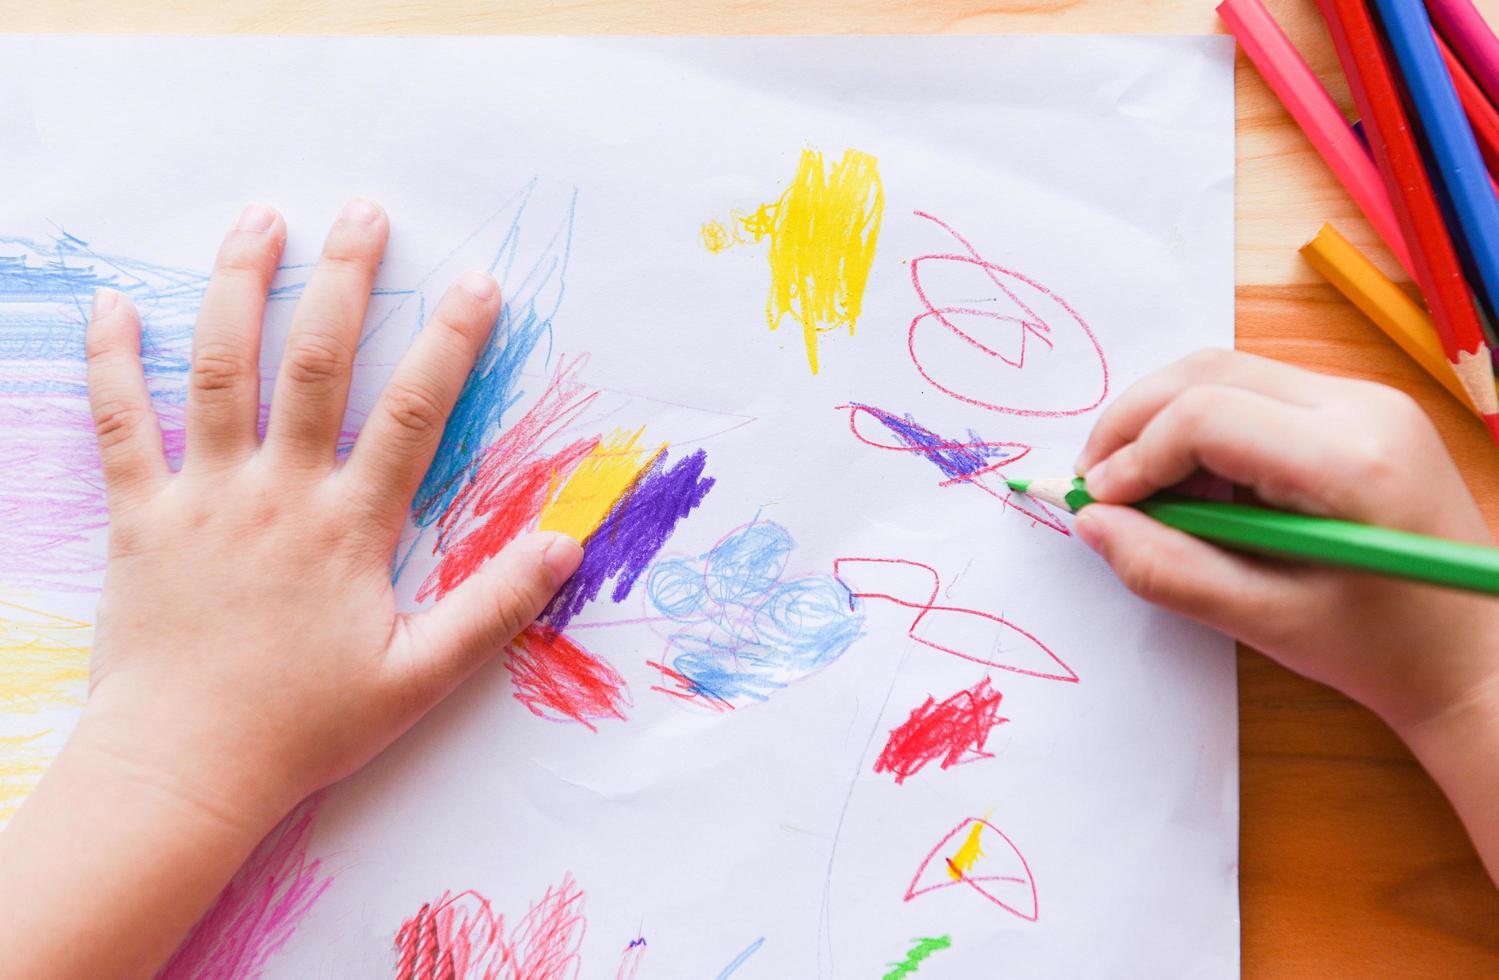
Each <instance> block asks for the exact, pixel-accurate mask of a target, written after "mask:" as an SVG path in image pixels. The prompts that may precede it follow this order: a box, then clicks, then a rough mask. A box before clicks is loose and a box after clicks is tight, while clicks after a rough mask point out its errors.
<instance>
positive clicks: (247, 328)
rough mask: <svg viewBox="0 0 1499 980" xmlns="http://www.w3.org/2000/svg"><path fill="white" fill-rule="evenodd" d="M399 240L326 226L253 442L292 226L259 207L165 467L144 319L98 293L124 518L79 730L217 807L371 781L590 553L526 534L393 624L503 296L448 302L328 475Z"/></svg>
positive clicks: (383, 223) (118, 517)
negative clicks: (403, 565) (433, 484)
mask: <svg viewBox="0 0 1499 980" xmlns="http://www.w3.org/2000/svg"><path fill="white" fill-rule="evenodd" d="M388 233H389V227H388V222H387V220H386V217H385V215H384V213H383V212H382V211H381V210H380V209H379V208H377V207H375V206H374V205H373V204H370V203H369V202H366V201H359V200H356V201H354V202H351V203H350V204H349V206H348V207H347V208H346V209H345V211H344V213H343V214H342V215H341V216H340V218H339V220H338V222H337V223H336V224H335V225H334V226H333V230H332V231H331V232H330V233H329V235H328V239H327V242H326V244H325V245H324V248H323V256H322V260H321V262H320V263H319V265H318V268H317V270H316V271H315V272H314V273H313V275H312V277H311V279H310V280H309V281H308V283H307V287H306V291H305V293H304V294H303V296H302V299H301V301H300V302H299V303H298V305H297V308H296V311H295V313H294V314H293V319H292V327H291V333H290V336H289V337H288V339H287V343H286V350H285V354H284V357H283V360H282V367H281V371H280V374H279V376H278V378H277V381H276V387H275V392H274V397H273V398H272V400H271V408H270V419H269V423H268V426H267V429H266V435H265V441H264V443H263V444H261V443H260V442H259V440H258V439H257V437H256V422H257V417H258V412H259V405H260V384H259V381H260V378H259V370H258V367H257V363H258V359H259V354H260V329H261V315H262V313H263V311H264V307H265V302H266V292H267V289H268V287H269V285H270V281H271V277H272V275H273V274H274V272H275V270H276V266H277V263H278V262H279V260H280V256H281V247H282V245H283V243H284V242H285V237H286V232H285V226H284V224H283V223H282V220H281V219H280V217H279V216H277V215H276V214H274V213H273V212H271V211H269V210H268V209H265V208H257V207H253V206H252V207H251V208H250V209H249V210H247V211H246V212H245V215H244V217H243V218H242V219H241V221H240V225H239V227H238V228H237V229H235V230H234V231H232V232H230V233H229V236H228V237H227V239H226V240H225V242H224V245H223V248H222V249H221V251H220V253H219V258H218V262H217V264H216V267H215V270H214V274H213V278H212V279H211V281H210V282H209V285H208V288H207V291H206V292H205V294H204V297H203V309H202V312H201V315H200V317H199V322H198V327H197V331H196V333H195V334H194V338H193V364H192V370H191V374H190V376H189V394H188V404H187V449H186V456H185V459H184V462H183V465H182V469H181V472H179V473H177V474H175V475H174V474H172V473H170V472H169V471H168V470H167V466H166V462H165V460H164V459H163V456H162V445H161V434H160V431H159V429H158V427H157V424H156V420H155V418H154V417H153V415H152V412H151V404H150V401H149V399H148V398H147V395H146V387H145V383H144V381H143V379H142V373H141V362H140V357H139V342H140V324H139V321H138V320H137V318H136V314H135V311H134V310H133V309H132V308H131V305H130V303H129V301H128V300H126V299H125V298H124V297H122V296H120V295H119V294H117V293H111V292H108V291H101V293H100V295H99V296H98V298H97V299H96V301H95V305H94V314H93V320H92V322H91V323H90V326H89V331H88V351H89V392H90V397H91V400H92V403H93V408H94V415H95V418H96V420H97V423H98V431H99V443H100V449H101V453H102V457H103V465H104V474H105V480H106V483H107V486H108V490H109V507H110V526H109V565H108V571H107V573H106V576H105V584H104V593H103V597H102V598H101V600H100V606H99V624H98V632H97V641H96V645H95V648H94V666H93V674H92V679H91V680H92V683H91V688H92V689H91V693H90V698H89V705H88V708H87V714H88V716H89V724H90V725H91V726H96V727H107V730H108V731H109V732H110V734H111V736H112V738H114V739H115V740H116V743H117V744H116V748H115V751H116V752H118V753H120V754H121V755H126V756H128V757H129V761H130V763H131V764H133V765H138V766H140V767H142V768H145V769H148V770H150V771H152V772H154V773H156V774H157V775H158V776H159V778H160V779H161V780H162V781H163V782H164V783H169V784H171V785H174V786H176V787H177V788H178V789H179V790H180V791H181V792H182V793H183V794H184V795H185V796H187V797H189V798H190V799H192V800H193V801H195V802H198V803H201V804H203V805H205V806H211V807H217V808H221V809H223V810H225V811H233V810H236V809H242V808H243V807H244V805H245V803H246V802H247V801H252V800H253V801H256V803H258V804H260V805H264V806H268V807H270V808H271V809H272V810H275V811H278V812H281V811H284V810H285V809H286V808H287V807H289V806H291V805H293V804H295V803H296V801H298V800H300V799H301V798H302V797H303V796H306V795H307V794H309V793H311V792H312V791H314V790H316V789H318V788H320V787H322V786H324V785H327V784H328V783H330V782H332V781H334V780H336V779H339V778H341V777H343V776H345V775H347V774H349V773H350V772H352V771H354V770H355V769H357V768H358V767H359V766H361V765H363V764H364V763H365V762H366V761H368V760H369V759H370V758H371V757H372V756H373V755H374V754H375V753H377V752H379V751H380V750H381V749H382V748H384V747H385V746H386V745H387V744H389V743H390V741H391V740H392V739H394V738H395V737H396V736H398V735H400V734H401V733H402V732H403V731H405V730H406V728H407V727H408V726H410V725H411V724H412V723H413V722H414V721H416V719H417V718H418V717H420V716H421V715H422V713H424V712H425V711H426V710H427V709H428V708H430V707H431V706H432V705H434V704H435V703H437V702H438V701H439V700H441V698H442V697H443V696H444V695H445V694H447V693H448V692H449V691H450V690H452V689H453V687H454V686H455V685H456V684H458V682H459V681H461V680H462V679H463V678H464V677H466V676H468V674H469V673H470V672H471V671H473V670H474V669H475V668H476V667H478V666H479V665H480V664H481V663H483V662H484V661H485V660H487V659H488V658H489V657H490V656H492V655H493V654H494V653H496V652H497V651H499V650H500V649H502V648H503V646H504V645H505V644H506V643H507V642H508V641H509V640H510V638H511V637H513V636H514V635H515V634H516V633H517V632H519V631H520V630H521V629H522V628H523V627H525V626H526V624H527V623H529V622H530V621H531V620H532V619H533V618H534V617H535V616H536V614H537V613H539V612H540V611H541V609H542V607H543V606H544V605H545V604H546V602H547V600H548V599H549V598H550V597H551V595H552V593H553V591H554V590H555V589H556V587H557V586H558V585H559V584H561V583H562V581H564V580H565V579H566V578H567V577H568V576H569V575H571V574H572V572H573V570H574V569H575V568H576V567H577V564H578V561H579V559H580V557H581V554H582V552H581V549H580V548H579V547H578V545H577V543H576V542H574V541H572V540H571V539H569V538H566V537H563V536H561V535H557V534H538V535H533V536H531V537H529V538H526V539H523V540H520V541H517V542H516V543H514V544H513V545H512V546H511V547H509V548H507V549H506V550H505V551H504V552H502V553H501V554H500V555H499V556H498V557H497V558H496V559H495V560H494V561H493V562H491V563H490V564H489V565H488V566H487V567H486V568H485V570H484V571H483V572H482V573H480V574H479V575H477V576H475V577H474V578H472V579H470V580H469V581H468V582H467V583H465V584H464V585H463V586H462V587H460V588H459V589H458V590H457V591H455V592H454V593H453V594H452V595H451V596H449V597H448V598H446V599H445V600H444V601H442V602H441V603H439V604H437V606H435V607H434V608H432V609H431V610H428V611H426V612H424V613H422V614H420V615H412V616H403V615H399V614H398V613H397V612H396V603H395V596H394V594H393V593H392V589H391V562H392V554H393V552H394V549H395V546H396V540H397V536H398V534H399V533H400V530H401V525H402V522H403V521H404V520H405V517H406V513H407V510H408V508H409V507H410V504H411V498H412V496H413V494H414V493H415V492H416V488H417V485H418V484H419V483H420V481H421V479H422V475H423V473H424V472H425V471H426V469H427V466H428V464H429V463H430V462H431V461H432V456H433V453H434V452H435V451H436V449H437V445H438V440H439V439H440V438H441V436H442V429H443V423H444V422H445V421H446V419H447V415H448V412H449V411H450V410H451V409H452V406H453V403H454V402H455V401H456V399H457V397H458V393H459V390H460V389H461V388H462V386H463V383H464V379H465V378H466V376H467V374H468V371H469V369H470V368H471V367H472V365H473V362H474V358H475V356H476V355H477V353H478V351H479V349H480V348H481V347H482V345H483V344H484V342H485V341H486V339H487V338H488V336H489V333H490V329H491V327H492V326H493V324H494V322H495V318H496V316H497V314H498V313H499V309H500V295H499V290H498V288H497V286H496V285H495V282H494V280H493V279H491V278H490V277H489V276H487V275H484V274H482V273H469V274H468V275H466V276H464V277H463V278H462V279H460V280H459V281H458V283H457V284H456V285H455V286H453V287H452V288H451V289H450V290H449V291H448V293H447V295H446V296H445V297H443V299H442V301H441V302H440V303H439V304H438V305H437V307H436V309H434V310H433V312H432V314H431V316H430V317H429V318H428V320H427V323H426V326H425V327H424V328H423V330H422V332H421V334H420V335H418V337H417V340H416V343H415V345H414V346H413V347H412V349H411V351H410V352H409V353H408V354H407V356H406V357H405V358H404V359H403V360H402V362H401V364H400V366H399V368H398V369H397V371H396V373H395V375H394V376H393V377H392V378H391V381H390V383H389V385H387V386H386V388H385V391H384V392H383V393H382V394H381V396H380V399H379V402H378V403H377V405H376V406H375V408H374V410H373V412H372V414H371V416H370V418H369V420H368V421H367V422H366V423H365V425H364V428H363V431H362V433H361V434H360V436H359V439H358V441H357V442H356V443H355V446H354V449H353V452H352V454H351V455H350V456H349V458H348V460H347V461H346V462H344V463H342V464H340V463H338V462H336V461H335V459H334V448H335V445H336V443H337V441H338V438H339V431H340V426H341V422H342V419H343V415H344V408H345V404H346V402H347V399H348V394H349V382H350V379H351V377H352V374H353V369H354V355H355V351H356V349H357V346H358V343H359V336H360V329H361V326H362V324H363V322H364V313H365V306H366V303H367V302H368V299H369V294H370V287H371V285H372V283H373V281H374V278H375V272H376V269H377V267H378V266H379V263H380V258H381V255H382V254H383V253H384V250H385V242H386V238H387V235H388Z"/></svg>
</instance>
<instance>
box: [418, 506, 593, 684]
mask: <svg viewBox="0 0 1499 980" xmlns="http://www.w3.org/2000/svg"><path fill="white" fill-rule="evenodd" d="M582 561H583V547H582V545H580V544H578V542H576V541H574V540H573V539H572V538H570V537H568V536H567V535H565V534H559V533H557V532H555V531H542V532H538V533H535V534H528V535H526V536H525V537H523V538H517V539H516V540H514V541H512V542H510V543H509V544H508V545H506V546H505V547H504V549H502V550H501V551H500V553H499V554H497V555H495V556H494V557H493V558H491V559H490V560H489V561H487V562H485V563H484V565H483V566H481V567H480V568H479V570H478V571H476V572H474V574H472V575H470V576H469V577H468V578H467V579H466V580H465V581H464V582H463V583H462V584H461V585H459V586H458V587H457V588H456V589H454V590H453V591H452V592H449V593H448V594H447V595H446V596H444V597H443V598H442V599H440V600H439V601H438V602H437V604H436V605H434V606H432V607H431V608H430V609H427V610H426V611H424V612H420V613H415V614H410V615H407V616H405V617H403V623H402V625H403V626H404V627H405V628H404V629H402V630H400V631H398V633H397V639H396V641H395V644H393V647H392V649H391V651H390V657H391V661H392V662H393V663H394V664H395V665H396V669H397V671H398V672H399V671H409V672H413V673H415V674H416V675H417V676H418V677H420V678H423V679H430V681H431V683H432V685H433V686H435V687H436V688H437V689H438V690H439V691H441V692H442V693H446V692H447V691H448V690H450V689H451V688H453V687H455V686H456V685H457V684H458V683H459V682H460V681H462V680H463V679H464V678H465V677H467V676H468V675H469V674H471V673H472V672H473V671H474V670H476V669H478V667H479V666H480V665H481V664H483V663H484V662H485V661H486V660H487V659H489V658H490V657H491V656H493V655H494V654H496V653H498V652H499V651H500V650H502V649H504V647H505V646H506V644H508V643H509V642H510V641H511V640H513V639H514V638H515V636H516V634H518V633H520V632H521V630H523V629H525V628H526V627H527V626H529V625H530V624H531V623H532V621H533V620H535V619H536V617H537V616H538V615H540V613H541V611H542V610H543V609H545V608H546V605H547V603H548V602H550V601H551V599H552V596H553V595H554V594H555V593H556V591H557V589H558V588H560V587H561V585H562V583H564V582H566V581H567V580H568V578H569V577H570V576H571V575H572V574H573V572H575V571H577V569H578V565H579V564H580V563H581V562H582ZM411 679H412V678H410V677H407V678H403V680H411Z"/></svg>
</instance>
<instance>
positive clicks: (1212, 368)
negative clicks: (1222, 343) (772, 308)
mask: <svg viewBox="0 0 1499 980" xmlns="http://www.w3.org/2000/svg"><path fill="white" fill-rule="evenodd" d="M1236 357H1237V355H1236V354H1235V353H1234V352H1233V351H1231V350H1225V349H1223V348H1221V347H1204V348H1203V349H1202V350H1198V351H1193V352H1192V353H1190V354H1188V355H1187V356H1186V357H1184V358H1182V360H1181V364H1182V367H1184V368H1186V369H1187V371H1188V372H1190V373H1191V374H1193V375H1198V376H1202V375H1214V374H1219V373H1221V372H1222V371H1224V370H1225V369H1226V368H1227V367H1228V366H1229V365H1230V364H1232V363H1233V361H1234V360H1235V358H1236Z"/></svg>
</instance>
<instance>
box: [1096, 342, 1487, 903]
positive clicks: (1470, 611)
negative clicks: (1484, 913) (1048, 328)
mask: <svg viewBox="0 0 1499 980" xmlns="http://www.w3.org/2000/svg"><path fill="white" fill-rule="evenodd" d="M1199 470H1206V471H1208V472H1210V473H1212V474H1213V475H1216V476H1218V477H1221V478H1223V479H1225V480H1229V481H1231V482H1233V483H1235V484H1238V485H1240V486H1243V487H1245V488H1248V489H1250V490H1252V491H1253V492H1254V493H1255V495H1257V496H1258V497H1259V498H1260V499H1262V500H1263V501H1265V502H1266V503H1267V504H1270V505H1272V506H1276V507H1282V508H1286V509H1288V510H1293V511H1298V512H1302V513H1308V514H1317V515H1322V516H1328V517H1338V518H1343V519H1346V520H1351V521H1358V522H1360V523H1367V524H1376V525H1382V526H1385V527H1390V528H1397V529H1402V530H1406V531H1413V532H1418V533H1421V534H1429V535H1435V536H1438V537H1442V538H1448V539H1452V540H1457V541H1467V542H1472V543H1475V544H1486V545H1491V544H1492V543H1493V539H1492V537H1491V536H1490V534H1489V530H1488V527H1487V525H1486V524H1485V522H1484V519H1483V516H1482V515H1481V514H1480V513H1479V511H1478V507H1477V505H1476V504H1475V503H1474V501H1473V498H1472V496H1471V495H1470V494H1469V493H1468V490H1467V487H1466V486H1465V485H1464V484H1463V481H1462V478H1461V477H1460V476H1459V475H1458V471H1457V467H1456V466H1455V465H1454V464H1453V462H1452V459H1451V458H1450V457H1449V456H1448V455H1447V453H1446V451H1445V449H1444V447H1443V446H1442V442H1441V440H1440V438H1439V437H1438V435H1437V432H1436V429H1435V428H1434V427H1433V426H1432V424H1431V422H1430V421H1429V420H1428V419H1427V418H1426V416H1425V415H1424V414H1423V413H1422V412H1421V410H1420V409H1419V408H1418V407H1417V406H1416V404H1415V403H1414V402H1413V401H1412V400H1411V399H1410V398H1409V397H1407V396H1405V395H1404V394H1402V393H1399V392H1397V391H1395V390H1393V389H1391V388H1386V387H1384V386H1382V385H1376V384H1371V383H1368V382H1363V381H1352V380H1346V379H1340V378H1332V377H1327V376H1324V375H1320V374H1315V373H1312V372H1310V371H1304V370H1300V369H1298V368H1293V367H1289V366H1286V365H1283V364H1279V363H1276V362H1274V361H1270V360H1266V359H1263V358H1258V357H1253V356H1251V355H1247V354H1240V353H1232V352H1227V351H1204V352H1202V353H1200V354H1197V355H1194V356H1192V357H1189V358H1187V359H1185V360H1183V361H1180V362H1178V363H1176V364H1174V365H1172V366H1170V367H1168V368H1165V369H1163V370H1161V371H1159V372H1157V373H1156V374H1153V375H1151V376H1149V377H1147V378H1145V379H1144V380H1142V381H1141V382H1139V383H1138V384H1136V385H1135V386H1134V387H1133V388H1131V389H1130V390H1128V391H1127V392H1125V393H1124V394H1123V395H1121V396H1120V397H1119V398H1118V399H1117V400H1116V401H1115V402H1114V404H1113V405H1112V406H1111V407H1110V408H1109V409H1108V411H1107V412H1105V413H1104V415H1103V416H1102V417H1101V418H1100V419H1099V422H1098V424H1097V426H1096V427H1095V428H1094V430H1093V433H1092V435H1091V437H1090V438H1089V440H1088V443H1087V445H1086V446H1085V448H1084V449H1083V452H1082V454H1081V456H1080V457H1079V458H1078V461H1077V471H1078V472H1079V473H1081V474H1085V475H1086V482H1087V487H1088V491H1089V493H1091V494H1092V496H1093V497H1094V498H1095V499H1096V500H1097V501H1098V503H1097V504H1094V505H1092V506H1088V507H1086V508H1084V509H1082V510H1081V511H1079V512H1078V515H1077V532H1078V536H1079V537H1081V538H1082V539H1083V541H1084V542H1086V543H1087V544H1088V545H1089V546H1090V547H1091V548H1093V549H1094V550H1095V551H1097V552H1098V553H1099V554H1100V555H1102V556H1103V557H1104V559H1105V560H1106V561H1108V562H1109V564H1110V565H1111V566H1113V568H1114V570H1115V571H1116V572H1117V573H1118V574H1119V576H1120V578H1121V579H1122V580H1123V582H1124V583H1125V585H1127V586H1128V587H1129V588H1130V589H1131V590H1133V591H1135V592H1136V593H1138V594H1139V595H1141V596H1143V597H1144V598H1146V599H1149V600H1150V601H1152V602H1155V603H1158V604H1160V605H1162V606H1165V607H1166V608H1169V609H1172V610H1175V611H1177V612H1180V613H1182V614H1183V615H1186V616H1190V617H1191V618H1193V619H1196V620H1199V621H1200V622H1203V623H1205V624H1207V625H1209V626H1212V627H1214V628H1216V629H1219V630H1222V631H1223V632H1226V633H1229V634H1231V635H1233V636H1235V637H1237V638H1239V639H1241V640H1243V641H1244V642H1245V643H1247V644H1249V645H1251V646H1253V647H1255V648H1256V649H1259V650H1261V651H1263V652H1264V653H1266V654H1269V655H1270V656H1272V657H1274V658H1275V659H1277V660H1279V661H1280V662H1282V663H1283V664H1285V665H1286V666H1287V667H1290V668H1291V669H1292V670H1295V671H1298V672H1299V673H1302V674H1306V675H1307V676H1309V677H1312V678H1314V679H1316V680H1319V681H1322V682H1324V683H1326V684H1330V685H1332V686H1333V687H1336V688H1338V689H1339V690H1341V691H1343V692H1344V693H1346V694H1348V695H1349V696H1350V697H1353V698H1355V699H1357V700H1359V701H1361V702H1363V703H1364V704H1366V705H1368V706H1369V707H1370V708H1372V709H1374V710H1375V711H1376V712H1378V713H1379V714H1380V715H1381V716H1382V717H1383V718H1384V719H1385V720H1386V721H1388V722H1389V723H1390V725H1391V726H1392V727H1394V728H1395V730H1396V731H1397V732H1399V733H1400V734H1401V736H1402V737H1404V738H1405V740H1406V741H1407V742H1408V743H1409V744H1410V746H1411V748H1412V749H1413V750H1414V751H1415V752H1416V754H1417V755H1418V756H1419V757H1420V758H1421V760H1422V762H1423V763H1424V764H1425V765H1426V766H1427V768H1428V769H1429V770H1430V771H1431V772H1432V774H1433V775H1434V776H1435V777H1436V778H1437V780H1438V782H1440V783H1441V784H1442V786H1443V788H1444V789H1445V790H1446V791H1447V794H1448V796H1449V797H1451V798H1452V800H1453V803H1454V805H1455V806H1456V807H1457V809H1458V812H1459V814H1460V815H1462V816H1463V818H1464V820H1465V822H1466V823H1467V825H1468V829H1469V832H1470V833H1471V834H1472V835H1473V837H1474V840H1475V842H1476V843H1477V845H1478V849H1479V852H1480V854H1482V856H1483V858H1484V861H1485V863H1486V864H1487V866H1488V869H1489V872H1490V874H1491V875H1493V876H1495V877H1496V879H1499V651H1496V648H1499V601H1496V600H1494V599H1492V598H1485V597H1480V596H1476V595H1471V594H1468V593H1463V592H1458V591H1452V590H1446V589H1439V588H1434V587H1431V586H1427V585H1419V584H1412V583H1409V582H1403V581H1399V580H1396V579H1391V578H1384V577H1378V576H1373V575H1369V574H1364V573H1360V572H1351V571H1345V570H1340V569H1334V568H1328V567H1319V566H1312V565H1306V564H1293V563H1288V562H1279V561H1272V560H1267V559H1262V558H1257V557H1252V556H1248V555H1242V554H1237V553H1231V552H1228V551H1225V550H1223V549H1221V548H1219V547H1217V546H1215V545H1212V544H1209V543H1207V542H1205V541H1202V540H1199V539H1198V538H1195V537H1191V536H1189V535H1187V534H1184V533H1182V532H1181V531H1178V530H1175V529H1173V528H1170V527H1167V526H1166V525H1164V524H1162V523H1160V522H1158V521H1156V520H1153V519H1151V518H1150V517H1147V516H1146V515H1145V514H1143V513H1141V512H1139V511H1137V510H1135V509H1134V508H1132V507H1125V506H1117V505H1122V504H1130V503H1134V502H1137V501H1140V500H1143V499H1145V498H1146V497H1149V496H1151V495H1152V494H1154V493H1156V492H1157V491H1160V490H1162V489H1164V488H1166V487H1170V486H1173V485H1175V484H1177V483H1179V482H1181V481H1183V480H1185V479H1186V478H1188V477H1189V476H1191V475H1193V474H1194V473H1196V472H1198V471H1199ZM1111 505H1115V506H1111Z"/></svg>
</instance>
